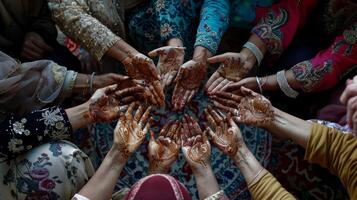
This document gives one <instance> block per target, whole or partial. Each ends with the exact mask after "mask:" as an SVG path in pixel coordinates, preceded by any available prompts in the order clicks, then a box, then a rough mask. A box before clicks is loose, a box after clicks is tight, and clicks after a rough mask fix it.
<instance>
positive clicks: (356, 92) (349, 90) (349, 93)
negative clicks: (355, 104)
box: [340, 84, 357, 105]
mask: <svg viewBox="0 0 357 200" xmlns="http://www.w3.org/2000/svg"><path fill="white" fill-rule="evenodd" d="M353 96H357V84H349V85H347V86H346V88H345V90H344V91H343V93H342V95H341V97H340V101H341V103H343V104H345V105H346V104H347V102H348V100H349V99H350V98H351V97H353Z"/></svg>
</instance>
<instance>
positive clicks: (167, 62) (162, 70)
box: [149, 46, 186, 87]
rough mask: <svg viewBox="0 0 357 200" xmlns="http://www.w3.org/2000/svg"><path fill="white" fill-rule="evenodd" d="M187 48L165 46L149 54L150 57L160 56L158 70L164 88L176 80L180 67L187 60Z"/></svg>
mask: <svg viewBox="0 0 357 200" xmlns="http://www.w3.org/2000/svg"><path fill="white" fill-rule="evenodd" d="M185 49H186V48H185V47H176V46H165V47H160V48H158V49H155V50H153V51H151V52H149V56H150V57H156V56H159V62H158V63H157V68H158V70H159V74H160V77H161V83H162V85H163V87H166V86H168V85H170V84H171V83H172V81H173V80H174V78H175V76H176V74H177V72H178V70H179V69H180V66H181V65H182V64H183V61H184V58H185Z"/></svg>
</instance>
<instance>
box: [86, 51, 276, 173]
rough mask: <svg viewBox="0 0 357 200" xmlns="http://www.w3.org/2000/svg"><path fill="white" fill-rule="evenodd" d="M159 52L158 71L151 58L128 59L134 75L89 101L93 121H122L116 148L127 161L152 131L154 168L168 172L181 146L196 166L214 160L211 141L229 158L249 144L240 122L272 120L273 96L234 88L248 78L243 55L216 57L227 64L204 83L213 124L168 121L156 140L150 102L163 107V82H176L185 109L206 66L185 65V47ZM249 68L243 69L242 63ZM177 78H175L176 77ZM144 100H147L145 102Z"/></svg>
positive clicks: (177, 105)
mask: <svg viewBox="0 0 357 200" xmlns="http://www.w3.org/2000/svg"><path fill="white" fill-rule="evenodd" d="M149 55H150V56H152V57H155V56H159V61H158V71H157V70H156V68H155V65H154V63H153V61H152V60H151V59H149V58H148V57H146V56H145V55H142V54H139V55H135V56H130V57H129V58H128V59H129V60H127V61H125V62H124V63H125V68H126V70H127V72H128V75H129V76H130V77H131V78H129V77H123V78H121V79H120V80H118V83H117V84H116V85H111V86H107V87H105V88H101V89H98V90H97V91H96V92H95V93H94V94H93V96H92V97H91V99H90V100H89V117H90V119H91V120H92V122H94V123H95V122H106V121H112V120H115V119H118V118H119V120H118V123H117V126H116V128H115V131H114V144H113V148H117V149H118V150H119V152H120V158H121V159H123V160H127V159H128V158H129V157H130V155H131V154H133V153H134V152H135V150H136V149H137V148H138V147H139V146H140V145H141V144H142V143H143V141H144V140H145V138H146V135H147V134H148V133H150V140H149V145H148V158H149V172H150V173H167V172H168V170H169V169H170V166H171V165H172V164H173V163H174V162H175V161H176V159H177V158H178V154H179V152H180V149H181V150H182V152H183V155H184V157H185V159H186V161H187V163H188V164H189V165H190V166H191V168H192V169H193V170H194V169H200V168H202V167H203V168H205V167H207V166H209V164H210V155H211V144H213V145H215V146H216V147H217V148H218V149H219V150H220V151H222V152H223V153H225V154H227V155H228V156H230V157H233V156H235V155H236V153H237V151H238V149H239V148H240V147H242V146H243V145H245V143H244V139H243V137H242V134H241V132H240V130H239V127H238V125H237V124H239V123H246V124H249V125H255V126H264V125H267V124H269V123H271V122H272V120H273V115H274V111H273V107H272V105H271V103H270V101H269V100H268V99H266V98H265V97H264V96H262V95H260V94H257V93H255V92H254V91H252V90H250V89H247V88H245V87H240V88H239V89H238V88H235V87H233V89H232V88H229V87H230V85H234V84H235V83H236V82H237V81H239V80H240V79H241V78H239V77H241V76H244V75H243V73H245V72H246V70H245V69H243V71H244V72H242V71H241V70H242V67H239V66H240V65H241V64H242V63H241V59H240V58H238V57H234V58H233V57H232V56H230V55H229V54H228V57H224V58H222V57H218V56H216V57H213V58H212V59H211V60H210V59H208V62H211V63H215V62H222V64H221V66H220V67H219V68H218V70H217V71H216V72H215V73H214V74H213V75H212V76H211V78H210V79H209V80H208V82H207V85H206V87H205V89H206V92H207V94H208V96H209V97H210V99H211V103H212V104H211V105H209V106H208V107H207V108H206V109H205V117H206V119H207V121H208V126H206V127H205V128H204V131H203V130H202V129H201V127H200V125H199V124H198V122H197V121H196V120H195V119H194V117H192V116H189V115H185V116H184V117H183V118H182V119H181V120H176V121H173V122H169V123H167V124H166V125H165V126H164V127H163V128H162V130H161V131H160V133H159V135H158V137H157V138H155V134H154V133H153V132H152V131H151V130H150V121H151V120H150V118H151V117H150V112H151V106H148V104H147V102H148V103H149V104H151V105H154V106H157V105H159V106H160V105H164V101H165V99H164V92H163V86H167V85H169V84H171V83H172V82H175V83H176V86H175V89H174V93H173V97H172V101H173V106H174V110H177V109H182V108H183V107H184V105H185V104H186V103H188V102H189V101H190V100H191V99H192V97H193V96H194V94H195V93H196V92H197V90H198V89H199V87H200V84H201V82H202V80H203V79H204V76H205V72H206V67H205V64H203V63H197V62H195V61H193V60H191V61H188V62H186V63H184V64H182V63H183V61H184V48H183V47H171V46H169V47H162V48H159V49H156V50H154V51H152V52H150V53H149ZM217 57H218V58H217ZM243 68H244V67H243ZM175 76H176V78H175ZM141 100H146V103H139V101H140V102H144V101H141Z"/></svg>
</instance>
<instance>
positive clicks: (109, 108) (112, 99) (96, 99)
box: [89, 85, 143, 122]
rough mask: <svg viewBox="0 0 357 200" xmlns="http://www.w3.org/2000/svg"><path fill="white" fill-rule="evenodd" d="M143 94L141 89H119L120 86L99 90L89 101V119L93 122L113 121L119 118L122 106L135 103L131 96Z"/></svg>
mask: <svg viewBox="0 0 357 200" xmlns="http://www.w3.org/2000/svg"><path fill="white" fill-rule="evenodd" d="M141 92H143V88H141V87H130V88H126V89H119V86H118V85H111V86H107V87H105V88H101V89H98V90H97V91H95V93H94V94H93V96H92V97H91V98H90V99H89V114H90V116H89V117H90V118H91V119H92V122H110V121H113V120H115V119H117V118H119V115H120V113H119V110H120V106H121V105H123V104H127V103H129V102H131V101H133V98H132V97H131V96H132V95H137V94H138V93H141Z"/></svg>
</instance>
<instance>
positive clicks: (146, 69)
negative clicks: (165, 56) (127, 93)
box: [123, 53, 165, 106]
mask: <svg viewBox="0 0 357 200" xmlns="http://www.w3.org/2000/svg"><path fill="white" fill-rule="evenodd" d="M123 64H124V67H125V70H126V72H127V73H128V75H129V76H130V77H131V78H133V79H136V80H140V82H138V83H139V84H141V85H142V86H143V87H145V88H146V91H147V93H149V95H147V98H148V99H149V101H150V102H151V103H152V104H154V105H157V106H164V104H165V95H164V91H163V87H162V85H161V82H160V76H159V75H158V72H157V70H156V67H155V64H154V62H153V61H152V60H151V59H150V58H148V57H146V56H145V55H143V54H140V53H139V54H136V55H132V54H129V55H128V57H127V58H126V59H125V60H124V61H123Z"/></svg>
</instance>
